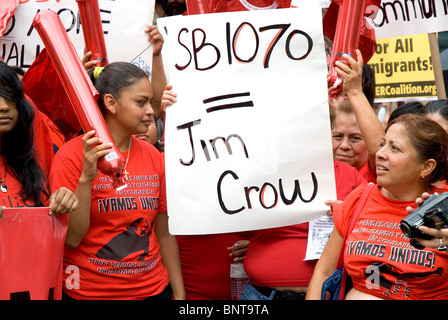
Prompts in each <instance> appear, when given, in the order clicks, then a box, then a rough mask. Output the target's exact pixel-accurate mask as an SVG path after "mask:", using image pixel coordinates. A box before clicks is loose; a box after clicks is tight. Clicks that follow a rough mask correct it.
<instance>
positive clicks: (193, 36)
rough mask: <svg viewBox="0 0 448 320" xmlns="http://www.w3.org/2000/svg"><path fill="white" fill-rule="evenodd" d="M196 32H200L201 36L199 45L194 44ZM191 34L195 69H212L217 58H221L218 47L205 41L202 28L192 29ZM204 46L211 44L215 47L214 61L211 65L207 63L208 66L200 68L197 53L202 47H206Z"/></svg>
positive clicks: (216, 62)
mask: <svg viewBox="0 0 448 320" xmlns="http://www.w3.org/2000/svg"><path fill="white" fill-rule="evenodd" d="M196 32H201V33H202V36H203V38H202V42H201V44H200V45H199V47H198V46H197V45H196ZM191 35H192V38H193V39H192V40H193V57H194V65H195V67H196V70H199V71H205V70H209V69H212V68H213V67H214V66H216V65H217V64H218V62H219V59H221V53H220V52H219V49H218V48H217V47H216V46H215V45H214V44H212V43H206V42H205V40H206V34H205V31H204V30H202V29H194V30H193V32H192V33H191ZM206 46H211V47H212V48H213V49H215V52H216V61H215V62H214V63H213V64H212V65H209V66H207V67H205V68H200V67H199V64H198V53H199V51H201V50H202V49H204V47H206Z"/></svg>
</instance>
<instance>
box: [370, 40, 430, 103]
mask: <svg viewBox="0 0 448 320" xmlns="http://www.w3.org/2000/svg"><path fill="white" fill-rule="evenodd" d="M368 64H369V65H370V66H371V67H372V69H373V70H374V72H375V81H376V96H375V101H377V102H386V101H407V100H431V99H436V98H437V91H436V85H435V81H434V70H433V64H432V57H431V50H430V47H429V41H428V35H427V34H420V35H410V36H401V37H392V38H385V39H378V40H377V45H376V52H375V54H374V55H373V57H372V58H371V59H370V61H369V63H368Z"/></svg>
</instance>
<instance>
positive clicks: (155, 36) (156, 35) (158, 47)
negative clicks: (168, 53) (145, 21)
mask: <svg viewBox="0 0 448 320" xmlns="http://www.w3.org/2000/svg"><path fill="white" fill-rule="evenodd" d="M145 32H146V33H147V34H148V41H149V42H150V43H151V44H152V54H153V55H154V56H158V55H160V53H161V52H162V47H163V41H164V40H163V36H162V34H161V33H160V31H159V29H157V26H155V25H153V26H148V27H146V29H145Z"/></svg>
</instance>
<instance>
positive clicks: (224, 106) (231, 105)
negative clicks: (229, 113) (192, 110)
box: [203, 92, 254, 113]
mask: <svg viewBox="0 0 448 320" xmlns="http://www.w3.org/2000/svg"><path fill="white" fill-rule="evenodd" d="M245 96H250V92H242V93H230V94H224V95H220V96H216V97H211V98H208V99H204V100H203V102H204V104H207V103H211V102H215V101H220V100H224V99H232V98H239V97H245ZM253 106H254V103H253V102H252V100H249V101H243V102H235V103H226V104H222V105H218V106H214V107H210V108H207V109H206V110H205V111H207V113H210V112H214V111H219V110H225V109H232V108H241V107H253Z"/></svg>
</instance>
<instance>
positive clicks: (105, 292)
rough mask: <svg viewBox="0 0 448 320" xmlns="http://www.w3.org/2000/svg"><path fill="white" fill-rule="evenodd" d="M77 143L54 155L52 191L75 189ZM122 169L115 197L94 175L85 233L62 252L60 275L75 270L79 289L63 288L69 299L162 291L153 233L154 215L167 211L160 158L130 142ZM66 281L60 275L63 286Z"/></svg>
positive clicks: (105, 180) (106, 181)
mask: <svg viewBox="0 0 448 320" xmlns="http://www.w3.org/2000/svg"><path fill="white" fill-rule="evenodd" d="M81 138H82V136H79V137H77V138H74V139H72V140H70V141H68V142H67V143H66V144H64V145H63V146H62V148H61V149H59V151H58V152H57V154H56V156H55V159H54V163H53V166H52V168H51V172H50V185H51V187H52V190H55V189H57V188H59V187H61V186H65V187H67V188H69V189H70V190H72V191H74V190H75V189H76V187H77V185H78V181H79V177H80V175H81V171H82V163H83V146H82V140H81ZM124 158H125V159H126V158H127V153H125V154H124ZM126 169H127V171H128V172H129V173H130V175H129V179H130V180H129V181H128V187H127V188H125V189H123V190H121V191H118V190H116V189H114V188H112V184H111V180H110V178H109V176H106V175H104V174H103V173H101V172H100V171H99V172H98V177H97V178H96V179H95V180H94V182H93V185H92V198H91V199H92V200H91V207H90V226H89V230H88V232H87V234H86V235H85V237H84V239H83V240H82V241H81V243H80V244H79V245H78V247H77V248H68V247H65V253H64V270H66V268H67V267H70V266H77V267H78V268H79V275H80V281H79V289H76V290H68V289H66V287H65V286H64V290H65V291H66V292H67V294H68V295H70V296H71V297H73V298H75V299H143V298H147V297H149V296H152V295H156V294H158V293H160V292H161V291H162V290H163V289H165V287H166V286H167V285H168V282H169V280H168V273H167V271H166V269H165V267H164V266H163V264H162V262H161V255H160V252H159V244H158V242H157V237H156V234H155V232H154V219H155V217H156V215H157V214H159V213H164V212H166V211H167V206H166V191H165V168H164V162H163V158H162V156H161V154H160V152H159V151H158V150H156V149H155V148H154V147H153V146H151V145H150V144H148V143H147V142H144V141H142V140H139V139H137V138H134V137H133V138H132V147H131V150H130V154H129V161H128V164H127V168H126ZM70 276H71V273H70V274H67V273H64V283H65V281H66V280H67V278H69V277H70ZM70 279H71V278H70ZM70 279H69V280H70Z"/></svg>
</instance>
